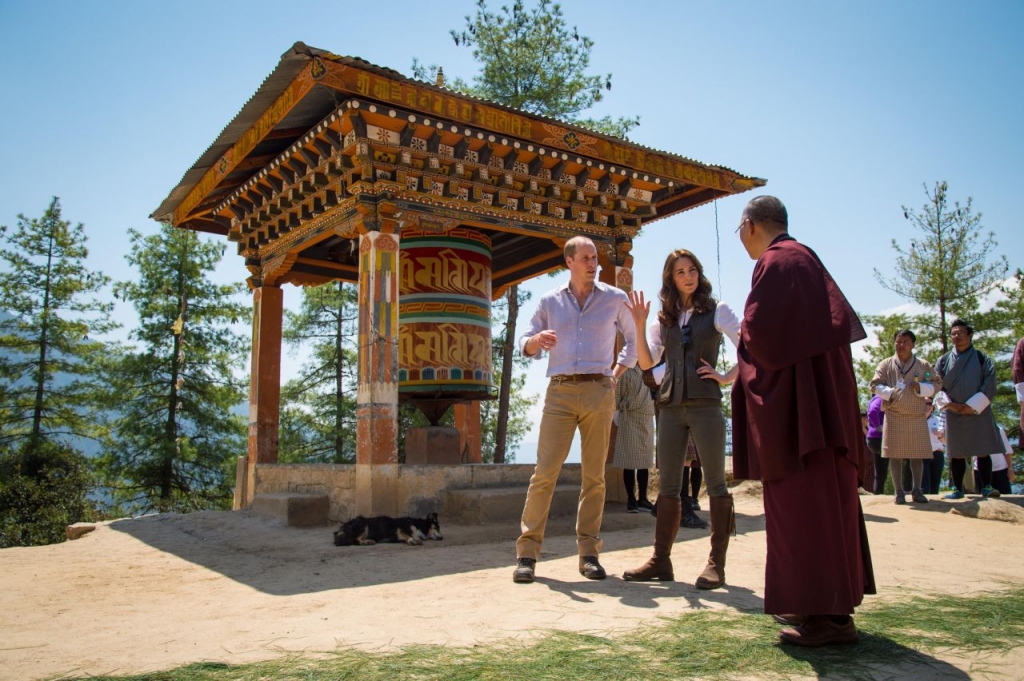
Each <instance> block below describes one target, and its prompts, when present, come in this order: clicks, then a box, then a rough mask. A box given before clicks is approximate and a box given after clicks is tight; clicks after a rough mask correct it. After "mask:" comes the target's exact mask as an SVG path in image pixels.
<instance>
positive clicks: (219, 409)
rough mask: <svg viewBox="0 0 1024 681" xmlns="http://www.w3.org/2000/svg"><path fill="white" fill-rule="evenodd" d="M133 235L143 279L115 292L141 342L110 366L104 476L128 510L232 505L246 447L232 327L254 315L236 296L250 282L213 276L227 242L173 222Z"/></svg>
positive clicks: (133, 254) (239, 344) (241, 352)
mask: <svg viewBox="0 0 1024 681" xmlns="http://www.w3.org/2000/svg"><path fill="white" fill-rule="evenodd" d="M129 237H130V241H131V251H130V253H129V255H128V256H127V260H128V262H129V263H130V264H131V265H133V266H134V267H136V268H137V270H138V278H137V281H125V282H120V283H118V284H117V285H116V286H115V295H116V296H117V297H119V298H121V299H123V300H125V301H127V302H129V303H131V304H132V306H134V308H135V310H136V311H137V313H138V315H139V325H138V326H137V327H136V328H135V329H134V330H133V331H132V333H131V335H130V340H131V341H133V342H134V343H135V347H133V348H127V349H125V350H124V351H123V352H122V353H119V354H118V355H117V356H115V357H112V358H111V361H110V362H109V364H108V367H107V370H108V384H109V385H110V386H111V388H112V391H111V394H110V403H109V405H108V407H109V409H110V412H111V414H112V416H111V418H110V421H111V426H112V428H111V430H112V437H111V442H110V443H109V445H108V447H107V449H106V451H105V454H104V456H103V459H102V463H103V473H104V475H105V479H106V481H107V484H108V485H109V487H110V490H111V493H112V495H113V497H114V499H115V500H116V501H117V502H118V503H119V504H121V506H122V508H121V510H123V511H128V512H140V511H142V512H144V511H150V510H158V511H191V510H198V509H206V508H230V504H231V498H232V487H233V485H234V477H233V473H234V469H235V462H236V459H237V458H238V457H239V456H241V455H243V454H244V453H245V446H246V445H245V436H246V429H245V422H244V419H243V417H242V416H241V415H240V414H239V413H238V412H239V411H240V410H242V409H244V406H243V405H244V403H245V399H246V394H245V392H244V382H243V381H240V380H239V379H238V377H237V375H236V372H237V371H239V370H240V369H241V367H242V359H243V358H244V357H245V352H246V349H247V347H248V343H247V339H246V338H244V337H242V336H240V335H239V334H238V333H236V332H235V331H234V329H233V328H232V327H233V325H235V324H238V323H240V322H242V321H247V320H248V319H249V318H250V316H251V313H250V311H249V309H248V307H247V306H246V305H244V304H243V303H241V302H237V300H238V298H237V296H238V295H239V294H241V293H242V288H243V287H242V285H240V284H234V285H217V284H214V283H212V282H211V281H210V278H209V277H210V275H211V273H212V272H213V271H214V269H215V268H216V266H217V264H218V263H219V262H220V260H221V258H222V257H223V254H224V246H223V244H219V243H213V242H205V241H202V240H201V239H200V237H199V236H198V235H197V234H195V233H194V232H190V231H186V230H179V229H175V228H173V227H171V226H170V225H162V226H161V227H160V229H159V231H158V232H157V233H156V234H153V235H150V236H143V235H142V234H140V233H139V232H137V231H135V230H130V231H129Z"/></svg>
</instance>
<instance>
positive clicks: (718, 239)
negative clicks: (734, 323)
mask: <svg viewBox="0 0 1024 681" xmlns="http://www.w3.org/2000/svg"><path fill="white" fill-rule="evenodd" d="M712 204H713V205H714V206H715V255H716V256H717V258H718V299H719V300H721V299H722V235H721V234H720V233H719V231H718V200H717V199H716V200H715V201H713V202H712ZM718 361H719V363H722V362H724V361H725V338H723V339H722V340H721V341H720V342H719V343H718Z"/></svg>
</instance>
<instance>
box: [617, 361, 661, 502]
mask: <svg viewBox="0 0 1024 681" xmlns="http://www.w3.org/2000/svg"><path fill="white" fill-rule="evenodd" d="M615 409H616V411H615V422H616V424H617V425H618V428H617V429H616V431H615V455H614V457H613V459H612V467H613V468H621V469H622V482H623V484H625V486H626V512H627V513H636V512H638V511H639V510H643V511H650V510H651V508H652V505H651V502H650V501H648V500H647V481H648V476H649V473H648V471H649V469H650V468H652V467H653V466H654V400H653V399H652V398H651V389H650V388H649V387H647V384H646V383H645V382H644V372H643V371H641V370H640V367H638V366H636V365H634V366H632V367H630V368H629V369H626V371H624V372H623V374H622V376H620V377H619V380H618V381H617V382H616V384H615ZM637 487H639V492H640V494H639V498H638V497H637Z"/></svg>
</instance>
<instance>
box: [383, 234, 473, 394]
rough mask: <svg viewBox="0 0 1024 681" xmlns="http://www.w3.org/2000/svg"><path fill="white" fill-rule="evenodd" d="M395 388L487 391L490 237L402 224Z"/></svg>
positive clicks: (401, 390) (436, 391) (402, 391)
mask: <svg viewBox="0 0 1024 681" xmlns="http://www.w3.org/2000/svg"><path fill="white" fill-rule="evenodd" d="M400 244H401V246H400V247H401V258H400V261H399V268H400V275H399V298H398V300H399V304H398V346H399V349H398V393H399V396H400V397H401V398H403V399H405V400H409V399H412V400H416V399H424V398H427V399H429V398H434V399H442V400H443V399H446V398H447V399H457V398H471V399H472V398H474V397H475V398H476V399H481V398H486V397H487V396H488V393H489V392H490V391H491V390H492V387H491V386H492V381H491V240H490V239H489V238H488V237H486V236H484V235H483V234H480V233H479V232H476V231H474V230H472V229H467V228H464V227H459V228H455V229H451V230H448V231H446V232H443V233H439V234H436V233H430V232H425V231H420V230H416V229H409V228H406V229H403V230H402V236H401V241H400Z"/></svg>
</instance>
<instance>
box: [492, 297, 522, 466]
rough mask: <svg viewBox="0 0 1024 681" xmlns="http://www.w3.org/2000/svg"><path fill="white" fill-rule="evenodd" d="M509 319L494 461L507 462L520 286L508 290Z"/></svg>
mask: <svg viewBox="0 0 1024 681" xmlns="http://www.w3.org/2000/svg"><path fill="white" fill-rule="evenodd" d="M507 296H508V319H507V320H506V322H505V343H504V345H503V347H502V350H501V390H500V392H499V393H498V426H497V430H496V432H495V434H494V463H505V438H506V436H507V434H508V403H509V397H510V392H511V386H512V354H513V353H514V352H515V347H516V320H517V319H518V317H519V287H518V286H512V287H511V288H509V290H508V294H507Z"/></svg>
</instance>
